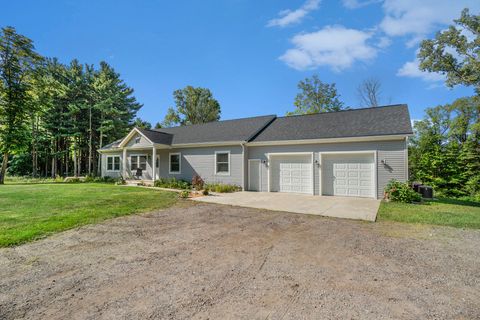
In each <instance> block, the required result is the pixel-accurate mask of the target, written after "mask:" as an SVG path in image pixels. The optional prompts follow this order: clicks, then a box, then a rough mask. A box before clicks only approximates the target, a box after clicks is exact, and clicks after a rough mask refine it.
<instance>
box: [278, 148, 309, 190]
mask: <svg viewBox="0 0 480 320" xmlns="http://www.w3.org/2000/svg"><path fill="white" fill-rule="evenodd" d="M271 159H272V164H271V165H272V168H271V179H272V185H271V191H278V192H293V193H309V194H311V193H312V156H311V155H288V156H283V155H282V156H272V158H271Z"/></svg>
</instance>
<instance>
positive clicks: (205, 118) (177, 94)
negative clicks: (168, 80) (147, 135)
mask: <svg viewBox="0 0 480 320" xmlns="http://www.w3.org/2000/svg"><path fill="white" fill-rule="evenodd" d="M173 97H174V100H175V108H176V109H174V108H172V107H170V108H168V111H167V115H166V116H165V119H164V121H163V125H164V126H165V127H171V126H173V125H177V124H179V125H182V126H184V125H188V124H198V123H206V122H211V121H218V120H220V104H219V103H218V101H217V100H215V99H214V98H213V95H212V93H211V92H210V90H208V89H206V88H194V87H192V86H187V87H185V88H183V89H179V90H175V91H174V92H173Z"/></svg>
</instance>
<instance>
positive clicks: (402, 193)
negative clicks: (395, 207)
mask: <svg viewBox="0 0 480 320" xmlns="http://www.w3.org/2000/svg"><path fill="white" fill-rule="evenodd" d="M385 199H387V200H391V201H394V202H403V203H412V202H420V201H421V200H422V196H421V195H420V194H419V193H418V192H416V191H415V190H413V189H412V188H411V187H410V185H409V184H408V183H407V182H400V181H397V180H390V182H389V183H388V184H387V186H386V187H385Z"/></svg>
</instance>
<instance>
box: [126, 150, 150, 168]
mask: <svg viewBox="0 0 480 320" xmlns="http://www.w3.org/2000/svg"><path fill="white" fill-rule="evenodd" d="M128 156H129V157H130V163H129V168H130V171H132V170H136V169H132V157H137V166H138V165H139V164H140V157H146V158H147V160H146V162H145V169H142V170H144V171H146V170H148V155H147V154H146V153H138V154H137V153H135V154H130V155H128Z"/></svg>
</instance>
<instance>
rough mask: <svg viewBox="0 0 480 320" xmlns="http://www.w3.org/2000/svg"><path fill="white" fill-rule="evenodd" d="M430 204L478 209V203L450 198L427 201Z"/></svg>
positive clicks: (479, 204) (479, 203)
mask: <svg viewBox="0 0 480 320" xmlns="http://www.w3.org/2000/svg"><path fill="white" fill-rule="evenodd" d="M428 202H431V203H444V204H454V205H458V206H467V207H480V202H475V201H468V200H459V199H451V198H438V199H436V200H428Z"/></svg>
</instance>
